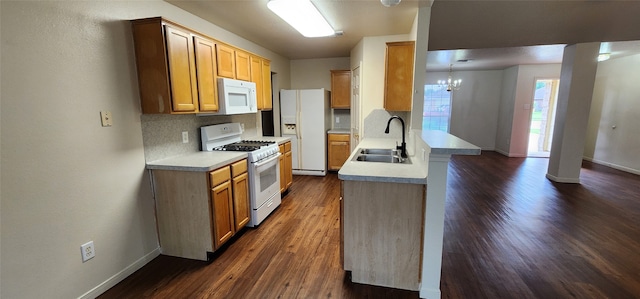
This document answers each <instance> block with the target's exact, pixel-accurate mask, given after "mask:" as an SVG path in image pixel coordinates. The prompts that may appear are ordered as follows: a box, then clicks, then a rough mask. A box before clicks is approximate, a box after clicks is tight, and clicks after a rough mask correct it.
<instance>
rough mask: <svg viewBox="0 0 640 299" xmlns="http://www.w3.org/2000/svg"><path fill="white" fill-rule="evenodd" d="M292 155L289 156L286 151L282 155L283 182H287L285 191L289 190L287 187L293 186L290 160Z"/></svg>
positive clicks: (291, 161)
mask: <svg viewBox="0 0 640 299" xmlns="http://www.w3.org/2000/svg"><path fill="white" fill-rule="evenodd" d="M292 157H293V156H292V155H291V151H288V152H286V153H285V154H284V171H285V172H284V176H285V181H286V182H287V185H286V186H285V188H286V189H289V187H291V185H292V184H293V170H292V167H293V160H292Z"/></svg>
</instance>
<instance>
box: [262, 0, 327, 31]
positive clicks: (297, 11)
mask: <svg viewBox="0 0 640 299" xmlns="http://www.w3.org/2000/svg"><path fill="white" fill-rule="evenodd" d="M267 7H268V8H269V9H270V10H271V11H273V13H275V14H276V15H278V16H279V17H280V18H281V19H283V20H284V21H285V22H287V23H289V25H291V27H293V28H295V29H296V30H298V32H300V34H302V35H303V36H304V37H323V36H333V35H335V33H336V32H335V31H334V30H333V28H331V25H329V23H328V22H327V20H326V19H325V18H324V17H323V16H322V14H320V12H319V11H318V9H317V8H316V7H315V6H314V5H313V3H311V1H310V0H270V1H269V2H268V3H267Z"/></svg>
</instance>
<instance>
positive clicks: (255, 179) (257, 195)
mask: <svg viewBox="0 0 640 299" xmlns="http://www.w3.org/2000/svg"><path fill="white" fill-rule="evenodd" d="M241 135H242V126H241V125H240V124H239V123H227V124H220V125H211V126H205V127H201V128H200V137H201V140H202V147H201V149H202V151H242V152H247V162H249V167H248V168H249V169H248V170H247V171H248V174H249V197H250V198H251V221H249V224H247V226H251V227H254V226H257V225H259V224H260V223H261V222H262V221H263V220H264V219H265V218H267V216H269V214H271V212H273V210H275V209H276V208H277V207H278V206H279V205H280V202H281V198H280V163H279V157H280V155H281V154H280V150H279V147H278V144H277V143H276V142H274V141H261V140H242V137H241Z"/></svg>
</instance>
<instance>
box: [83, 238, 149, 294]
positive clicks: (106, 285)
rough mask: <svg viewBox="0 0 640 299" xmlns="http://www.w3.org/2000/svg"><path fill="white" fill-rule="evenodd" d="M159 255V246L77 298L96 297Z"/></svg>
mask: <svg viewBox="0 0 640 299" xmlns="http://www.w3.org/2000/svg"><path fill="white" fill-rule="evenodd" d="M159 255H160V247H158V248H156V249H154V250H153V251H151V252H149V253H148V254H147V255H145V256H143V257H141V258H140V259H138V260H137V261H135V262H134V263H133V264H131V265H129V266H128V267H126V268H124V269H123V270H122V271H120V272H118V273H116V274H115V275H113V276H111V277H109V279H107V280H105V281H104V282H103V283H101V284H99V285H97V286H96V287H95V288H93V289H91V290H90V291H88V292H86V293H84V294H82V296H80V297H78V298H82V299H85V298H87V299H92V298H96V297H98V296H99V295H100V294H102V293H104V292H106V291H107V290H109V289H110V288H112V287H113V286H115V285H116V284H118V283H119V282H121V281H122V280H124V279H125V278H127V277H128V276H129V275H131V274H133V272H136V271H138V270H139V269H140V268H142V266H144V265H146V264H147V263H149V262H150V261H151V260H153V259H154V258H156V257H157V256H159Z"/></svg>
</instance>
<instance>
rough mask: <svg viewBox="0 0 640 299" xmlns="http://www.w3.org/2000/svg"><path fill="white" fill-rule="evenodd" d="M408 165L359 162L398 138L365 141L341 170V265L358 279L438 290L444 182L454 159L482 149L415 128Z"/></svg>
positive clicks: (428, 292)
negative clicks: (362, 155)
mask: <svg viewBox="0 0 640 299" xmlns="http://www.w3.org/2000/svg"><path fill="white" fill-rule="evenodd" d="M410 136H412V137H410V138H412V139H413V140H410V141H409V142H408V143H409V144H413V150H411V151H410V155H409V158H408V159H407V161H406V162H404V163H382V162H365V161H357V159H356V157H357V156H358V155H359V154H360V153H361V150H362V149H365V148H378V149H381V148H386V149H392V148H395V143H396V141H397V140H396V139H390V138H365V139H363V140H362V141H361V142H360V144H358V147H357V148H356V149H355V150H354V151H353V152H352V153H351V156H350V157H349V158H348V159H347V162H346V163H345V164H344V165H343V166H342V168H341V169H340V171H339V172H338V177H339V178H340V179H341V180H342V181H343V182H342V184H343V189H342V194H341V195H342V198H341V199H342V200H341V224H342V225H341V228H342V235H341V236H342V240H341V241H342V242H341V244H342V254H343V268H344V269H345V270H347V271H350V272H351V278H352V281H353V282H358V283H364V284H371V285H378V286H386V287H393V288H400V289H407V290H420V297H421V298H432V297H434V296H435V295H436V294H437V296H439V293H440V289H439V288H440V285H439V283H440V269H441V263H442V239H443V223H444V201H445V198H446V177H447V168H448V162H449V159H450V157H451V155H458V154H462V155H479V154H480V148H478V147H476V146H474V145H472V144H470V143H468V142H466V141H464V140H462V139H460V138H457V137H456V136H453V135H450V134H448V133H446V132H440V131H424V132H421V131H414V132H412V134H410Z"/></svg>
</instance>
